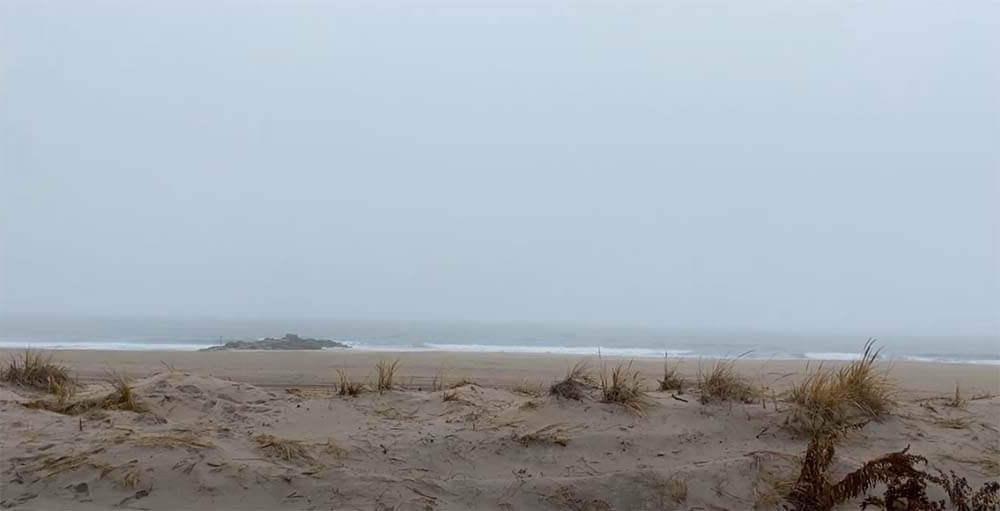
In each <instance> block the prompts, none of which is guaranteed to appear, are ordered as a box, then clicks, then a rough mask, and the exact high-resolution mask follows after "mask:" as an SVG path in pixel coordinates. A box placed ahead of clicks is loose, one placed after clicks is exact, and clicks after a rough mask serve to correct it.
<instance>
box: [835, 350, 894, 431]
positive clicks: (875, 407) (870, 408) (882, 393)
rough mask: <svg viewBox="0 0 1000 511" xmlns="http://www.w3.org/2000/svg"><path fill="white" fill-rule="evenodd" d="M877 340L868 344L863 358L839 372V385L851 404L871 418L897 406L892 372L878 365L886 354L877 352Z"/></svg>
mask: <svg viewBox="0 0 1000 511" xmlns="http://www.w3.org/2000/svg"><path fill="white" fill-rule="evenodd" d="M875 342H876V341H875V339H868V341H867V342H866V343H865V348H864V351H862V353H861V358H859V359H858V360H855V361H853V362H851V363H850V364H848V365H846V366H844V367H842V368H841V369H840V370H839V371H838V372H837V384H838V385H840V386H841V387H843V389H844V392H845V393H846V394H847V397H848V399H849V400H850V402H851V404H853V405H854V406H855V407H857V408H858V409H859V410H861V411H862V412H864V413H865V414H866V415H868V416H869V417H878V416H881V415H884V414H886V413H888V412H889V410H890V409H891V408H892V407H893V406H894V405H895V403H896V401H895V398H894V395H895V385H893V382H892V380H891V379H890V378H889V374H888V371H887V370H886V371H880V370H879V369H878V368H877V367H876V366H875V362H876V361H877V360H878V358H879V355H880V353H881V351H882V349H881V348H879V349H875Z"/></svg>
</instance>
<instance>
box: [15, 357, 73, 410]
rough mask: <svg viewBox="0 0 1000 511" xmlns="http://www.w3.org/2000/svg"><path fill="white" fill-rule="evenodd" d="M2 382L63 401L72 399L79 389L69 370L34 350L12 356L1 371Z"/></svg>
mask: <svg viewBox="0 0 1000 511" xmlns="http://www.w3.org/2000/svg"><path fill="white" fill-rule="evenodd" d="M0 380H3V381H5V382H7V383H11V384H14V385H18V386H21V387H30V388H34V389H38V390H42V391H45V392H50V393H52V394H55V395H56V396H58V397H60V398H61V399H68V398H69V397H71V396H72V392H73V390H75V388H76V387H77V383H76V381H75V380H74V379H73V378H72V377H71V376H70V374H69V369H68V368H66V367H65V366H63V365H61V364H57V363H55V362H53V361H52V355H45V354H43V353H41V352H37V351H33V350H24V351H23V352H21V354H20V355H11V357H10V358H9V359H8V361H7V365H6V367H4V368H3V370H2V371H0Z"/></svg>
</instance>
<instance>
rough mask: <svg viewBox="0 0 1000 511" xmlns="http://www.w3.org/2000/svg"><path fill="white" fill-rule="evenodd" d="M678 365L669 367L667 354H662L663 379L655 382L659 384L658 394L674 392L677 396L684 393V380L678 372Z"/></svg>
mask: <svg viewBox="0 0 1000 511" xmlns="http://www.w3.org/2000/svg"><path fill="white" fill-rule="evenodd" d="M679 369H680V364H679V363H678V364H677V365H673V366H671V365H670V361H669V360H668V358H667V354H666V353H664V354H663V378H662V379H659V380H657V382H658V383H659V384H660V392H669V391H676V392H677V393H678V394H680V393H683V392H684V378H683V377H682V376H681V375H680V372H679V371H678V370H679Z"/></svg>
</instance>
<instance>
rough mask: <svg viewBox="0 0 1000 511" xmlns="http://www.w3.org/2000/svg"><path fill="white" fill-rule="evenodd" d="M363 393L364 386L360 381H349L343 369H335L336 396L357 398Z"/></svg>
mask: <svg viewBox="0 0 1000 511" xmlns="http://www.w3.org/2000/svg"><path fill="white" fill-rule="evenodd" d="M364 391H365V384H364V383H362V382H360V381H351V378H350V377H348V376H347V373H346V372H344V370H343V369H337V394H338V395H341V396H350V397H357V396H359V395H361V393H362V392H364Z"/></svg>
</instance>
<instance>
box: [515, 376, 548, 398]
mask: <svg viewBox="0 0 1000 511" xmlns="http://www.w3.org/2000/svg"><path fill="white" fill-rule="evenodd" d="M511 390H512V391H513V392H514V393H515V394H523V395H525V396H528V397H541V396H542V394H543V393H544V391H543V388H542V384H541V383H531V382H529V381H528V380H521V383H518V384H517V385H514V388H513V389H511Z"/></svg>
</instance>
